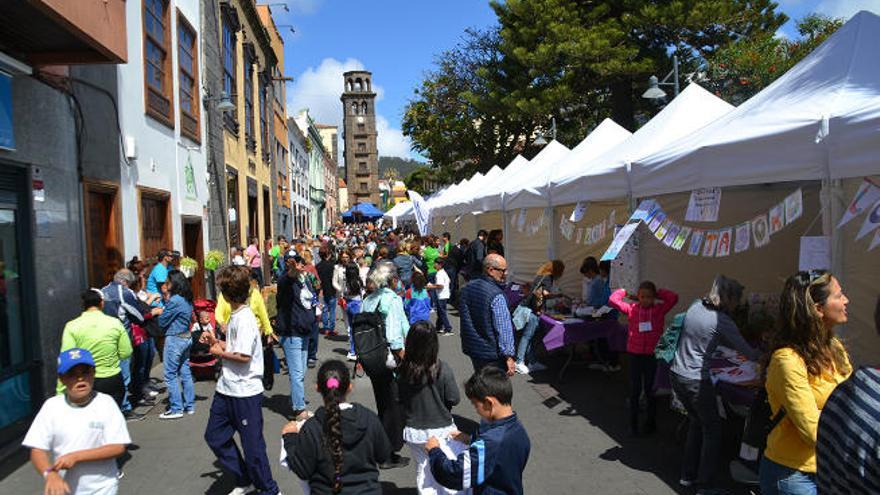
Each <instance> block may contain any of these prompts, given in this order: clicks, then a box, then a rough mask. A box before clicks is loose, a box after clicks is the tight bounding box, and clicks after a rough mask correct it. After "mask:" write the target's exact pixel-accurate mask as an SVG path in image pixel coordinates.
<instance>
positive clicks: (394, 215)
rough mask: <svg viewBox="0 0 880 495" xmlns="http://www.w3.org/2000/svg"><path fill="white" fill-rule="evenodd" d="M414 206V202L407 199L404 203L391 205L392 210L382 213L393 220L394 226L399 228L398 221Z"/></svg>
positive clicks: (384, 216) (383, 216) (392, 224)
mask: <svg viewBox="0 0 880 495" xmlns="http://www.w3.org/2000/svg"><path fill="white" fill-rule="evenodd" d="M412 208H413V205H412V202H410V201H405V202H403V203H397V204H396V205H394V206H393V207H391V209H390V210H388V211H386V212H385V214H384V215H382V218H387V219H389V220H391V226H392V228H395V229H396V228H397V221H398V220H399V219H400V218H401V217H403V216H404V215H406V214H407V213H409V212H410V211H412Z"/></svg>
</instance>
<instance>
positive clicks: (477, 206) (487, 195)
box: [470, 155, 529, 211]
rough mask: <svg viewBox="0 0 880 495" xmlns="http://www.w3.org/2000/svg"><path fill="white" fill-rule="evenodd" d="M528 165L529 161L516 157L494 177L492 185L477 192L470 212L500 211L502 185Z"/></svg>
mask: <svg viewBox="0 0 880 495" xmlns="http://www.w3.org/2000/svg"><path fill="white" fill-rule="evenodd" d="M528 165H529V160H527V159H526V158H524V157H523V156H522V155H516V158H514V159H513V160H511V162H510V163H509V164H508V165H507V167H505V168H504V170H502V171H501V172H502V173H501V174H500V175H498V176H497V177H496V179H495V180H494V181H493V183H492V184H489V186H488V187H486V188H485V190H483V191H480V192H478V193H477V194H476V195H475V196H474V197H473V198H472V199H471V205H470V210H471V211H494V210H500V209H501V195H502V193H503V192H504V184H505V183H507V182H508V181H510V180H511V179H512V178H513V177H515V176H516V175H517V174H519V173H520V171H522V170H524V169H525V168H526V167H528Z"/></svg>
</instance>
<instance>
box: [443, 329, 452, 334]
mask: <svg viewBox="0 0 880 495" xmlns="http://www.w3.org/2000/svg"><path fill="white" fill-rule="evenodd" d="M443 335H455V332H453V331H452V329H451V328H450V329H449V330H447V331H445V332H443Z"/></svg>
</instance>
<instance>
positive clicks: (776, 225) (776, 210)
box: [768, 202, 785, 235]
mask: <svg viewBox="0 0 880 495" xmlns="http://www.w3.org/2000/svg"><path fill="white" fill-rule="evenodd" d="M782 227H785V202H782V203H779V204H778V205H776V206H774V207H773V208H770V230H769V231H768V232H770V235H773V234H775V233H777V232H779V231H780V230H782Z"/></svg>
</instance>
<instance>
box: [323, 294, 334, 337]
mask: <svg viewBox="0 0 880 495" xmlns="http://www.w3.org/2000/svg"><path fill="white" fill-rule="evenodd" d="M323 301H324V312H323V313H321V324H322V327H323V328H324V331H325V332H335V331H336V296H324V297H323Z"/></svg>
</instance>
